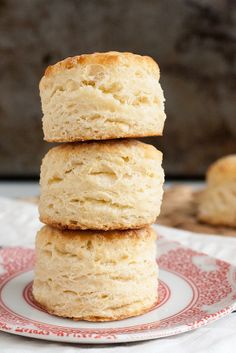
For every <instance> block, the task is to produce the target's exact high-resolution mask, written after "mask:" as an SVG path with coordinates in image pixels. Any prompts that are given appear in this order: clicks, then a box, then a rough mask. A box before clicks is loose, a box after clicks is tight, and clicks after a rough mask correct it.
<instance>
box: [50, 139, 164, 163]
mask: <svg viewBox="0 0 236 353" xmlns="http://www.w3.org/2000/svg"><path fill="white" fill-rule="evenodd" d="M132 147H133V148H135V149H136V150H137V151H142V152H143V155H144V156H145V158H150V159H157V160H159V161H162V152H160V151H159V150H157V149H156V148H155V147H154V146H152V145H149V144H147V143H143V142H140V141H138V140H132V139H125V140H122V141H119V140H106V141H99V142H96V141H95V142H94V141H91V142H83V143H80V142H77V143H66V144H63V145H59V146H56V147H53V148H51V149H50V150H49V152H48V153H47V155H46V156H53V155H54V153H61V155H62V156H64V157H65V158H66V159H67V158H68V156H71V155H74V154H75V155H77V153H78V152H80V153H83V152H91V153H93V152H94V153H96V152H101V153H109V154H112V153H115V154H119V153H121V154H122V152H123V153H127V154H131V153H132V152H131V148H132Z"/></svg>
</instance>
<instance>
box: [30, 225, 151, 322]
mask: <svg viewBox="0 0 236 353" xmlns="http://www.w3.org/2000/svg"><path fill="white" fill-rule="evenodd" d="M155 241H156V235H155V232H154V231H153V230H152V228H150V227H145V228H142V229H139V230H128V231H108V232H96V231H61V230H58V229H54V228H51V227H49V226H45V227H43V228H42V229H41V230H40V231H39V233H38V235H37V240H36V266H35V280H34V284H33V295H34V298H35V300H36V301H37V302H38V303H39V305H40V306H41V307H43V308H44V309H45V310H46V311H48V312H49V313H51V314H54V315H57V316H62V317H67V318H72V319H75V320H87V321H113V320H121V319H125V318H128V317H132V316H136V315H140V314H143V313H145V312H147V311H148V310H150V309H151V308H152V307H153V306H154V305H155V303H156V302H157V286H158V280H157V273H158V268H157V264H156V244H155Z"/></svg>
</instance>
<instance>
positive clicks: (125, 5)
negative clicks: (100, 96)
mask: <svg viewBox="0 0 236 353" xmlns="http://www.w3.org/2000/svg"><path fill="white" fill-rule="evenodd" d="M109 50H118V51H131V52H134V53H139V54H145V55H150V56H152V57H153V58H154V59H156V60H157V62H158V63H159V66H160V68H161V84H162V87H163V89H164V93H165V97H166V113H167V120H166V125H165V131H164V136H163V137H156V138H149V139H147V142H150V143H152V144H154V145H156V146H157V147H158V148H160V149H161V150H162V151H163V152H164V167H165V171H166V174H167V178H169V179H171V178H173V179H178V178H180V179H187V178H192V179H194V178H202V177H203V176H204V173H205V171H206V168H207V166H208V165H209V164H210V163H211V162H213V161H214V160H215V159H217V158H218V157H220V156H222V155H225V154H229V153H235V152H236V1H235V0H87V1H83V0H50V1H48V0H0V57H1V60H0V77H1V79H0V133H1V139H0V178H1V179H21V180H24V179H27V180H29V179H32V180H34V179H35V180H36V179H37V178H38V176H39V167H40V162H41V158H42V156H43V155H44V154H45V152H46V151H47V150H48V149H49V148H50V147H51V145H50V144H48V143H46V142H44V141H43V134H42V127H41V118H42V113H41V107H40V99H39V94H38V83H39V80H40V78H41V76H42V75H43V72H44V69H45V68H46V67H47V66H48V65H50V64H53V63H55V62H57V61H58V60H61V59H63V58H65V57H67V56H73V55H78V54H82V53H91V52H94V51H109Z"/></svg>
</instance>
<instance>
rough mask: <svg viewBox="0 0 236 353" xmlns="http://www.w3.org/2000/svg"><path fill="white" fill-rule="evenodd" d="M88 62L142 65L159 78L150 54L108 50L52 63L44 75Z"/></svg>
mask: <svg viewBox="0 0 236 353" xmlns="http://www.w3.org/2000/svg"><path fill="white" fill-rule="evenodd" d="M90 64H98V65H104V66H108V67H109V66H119V65H121V66H122V65H124V66H127V67H129V66H133V65H137V66H142V67H144V68H146V70H147V71H150V72H151V73H152V74H154V75H157V76H158V78H159V75H160V71H159V67H158V65H157V63H156V62H155V61H154V60H153V59H152V58H151V57H150V56H142V55H138V54H133V53H128V52H123V53H121V52H116V51H110V52H107V53H93V54H83V55H77V56H74V57H68V58H66V59H64V60H62V61H59V62H57V63H56V64H54V65H50V66H48V67H47V69H46V71H45V73H44V76H45V77H49V76H51V75H56V74H58V73H60V72H63V71H65V70H70V69H72V68H75V67H77V66H79V65H81V66H83V65H84V66H85V65H90Z"/></svg>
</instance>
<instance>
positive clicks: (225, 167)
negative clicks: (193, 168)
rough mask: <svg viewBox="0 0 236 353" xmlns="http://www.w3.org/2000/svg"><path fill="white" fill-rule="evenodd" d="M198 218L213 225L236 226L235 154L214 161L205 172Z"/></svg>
mask: <svg viewBox="0 0 236 353" xmlns="http://www.w3.org/2000/svg"><path fill="white" fill-rule="evenodd" d="M198 218H199V220H200V221H203V222H206V223H210V224H213V225H225V226H231V227H236V155H230V156H227V157H223V158H221V159H219V160H218V161H216V162H215V163H214V164H213V165H212V166H211V167H210V168H209V170H208V172H207V187H206V189H205V190H203V192H202V194H201V196H200V198H199V206H198Z"/></svg>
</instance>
